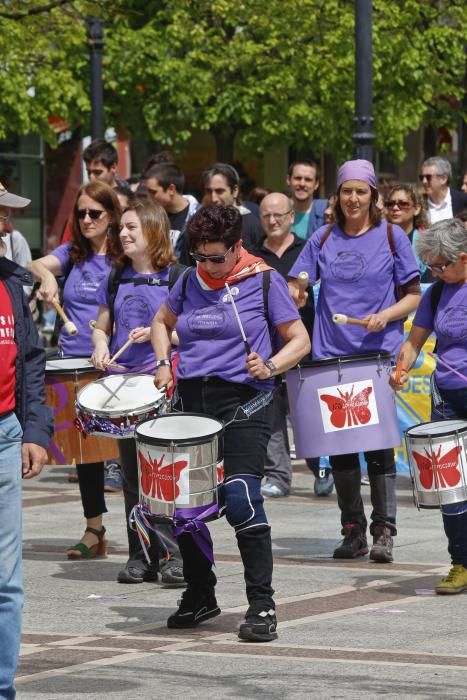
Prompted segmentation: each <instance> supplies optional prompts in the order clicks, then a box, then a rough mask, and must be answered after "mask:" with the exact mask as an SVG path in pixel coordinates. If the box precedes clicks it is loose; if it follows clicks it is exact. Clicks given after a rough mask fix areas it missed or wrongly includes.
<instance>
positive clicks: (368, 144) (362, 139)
mask: <svg viewBox="0 0 467 700" xmlns="http://www.w3.org/2000/svg"><path fill="white" fill-rule="evenodd" d="M371 32H372V6H371V0H355V119H354V125H355V131H354V133H353V134H352V138H353V140H354V143H355V157H356V158H365V159H366V160H369V161H373V142H374V138H375V135H374V133H373V117H372V106H373V84H372V80H373V76H372V73H373V66H372V46H371V44H372V42H371Z"/></svg>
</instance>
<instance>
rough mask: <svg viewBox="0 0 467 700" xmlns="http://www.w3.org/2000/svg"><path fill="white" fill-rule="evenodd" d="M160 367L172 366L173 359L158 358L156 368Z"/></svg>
mask: <svg viewBox="0 0 467 700" xmlns="http://www.w3.org/2000/svg"><path fill="white" fill-rule="evenodd" d="M159 367H172V361H171V360H157V362H156V368H157V369H159Z"/></svg>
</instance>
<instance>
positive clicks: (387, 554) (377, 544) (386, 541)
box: [370, 525, 392, 564]
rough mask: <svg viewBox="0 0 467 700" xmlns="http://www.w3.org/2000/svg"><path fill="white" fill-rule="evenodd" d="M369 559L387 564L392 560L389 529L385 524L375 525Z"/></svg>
mask: <svg viewBox="0 0 467 700" xmlns="http://www.w3.org/2000/svg"><path fill="white" fill-rule="evenodd" d="M370 559H371V561H377V562H379V563H380V564H389V563H390V562H391V561H392V537H391V530H390V529H389V528H388V527H386V526H385V525H375V529H374V532H373V546H372V548H371V552H370Z"/></svg>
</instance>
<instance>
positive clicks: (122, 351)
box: [108, 338, 134, 365]
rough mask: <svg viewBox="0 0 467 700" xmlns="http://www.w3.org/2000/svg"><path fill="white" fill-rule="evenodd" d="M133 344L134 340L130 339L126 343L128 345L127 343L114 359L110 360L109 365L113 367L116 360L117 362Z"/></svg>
mask: <svg viewBox="0 0 467 700" xmlns="http://www.w3.org/2000/svg"><path fill="white" fill-rule="evenodd" d="M132 343H134V340H133V338H128V340H127V341H126V343H125V344H124V345H122V347H121V348H120V350H117V352H116V353H115V355H114V356H113V357H111V358H110V360H109V362H108V364H109V365H111V364H112V363H113V362H115V360H117V359H118V358H119V357H120V355H121V354H122V353H124V352H125V350H126V349H127V348H129V347H130V345H131V344H132Z"/></svg>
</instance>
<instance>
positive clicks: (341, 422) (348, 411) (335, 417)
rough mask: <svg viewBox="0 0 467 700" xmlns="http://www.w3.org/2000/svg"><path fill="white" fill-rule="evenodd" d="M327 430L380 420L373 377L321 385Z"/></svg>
mask: <svg viewBox="0 0 467 700" xmlns="http://www.w3.org/2000/svg"><path fill="white" fill-rule="evenodd" d="M318 397H319V399H320V408H321V417H322V419H323V428H324V432H325V433H330V432H333V431H337V430H348V429H349V428H362V427H365V426H367V425H376V424H378V423H379V416H378V409H377V407H376V400H375V391H374V387H373V380H371V379H368V380H366V381H361V382H354V383H353V384H340V385H338V386H328V387H323V388H322V389H318Z"/></svg>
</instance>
